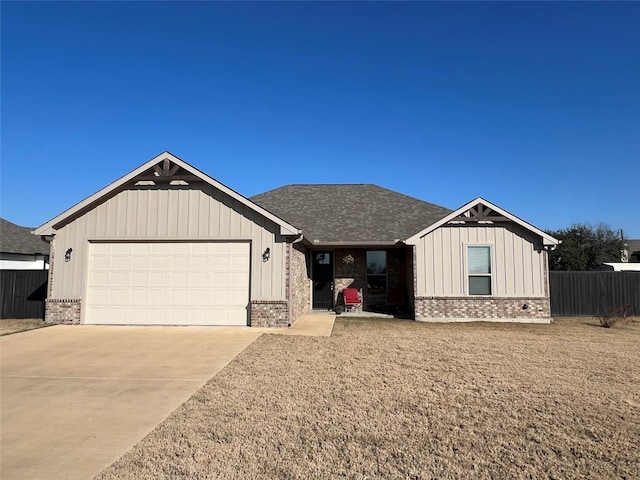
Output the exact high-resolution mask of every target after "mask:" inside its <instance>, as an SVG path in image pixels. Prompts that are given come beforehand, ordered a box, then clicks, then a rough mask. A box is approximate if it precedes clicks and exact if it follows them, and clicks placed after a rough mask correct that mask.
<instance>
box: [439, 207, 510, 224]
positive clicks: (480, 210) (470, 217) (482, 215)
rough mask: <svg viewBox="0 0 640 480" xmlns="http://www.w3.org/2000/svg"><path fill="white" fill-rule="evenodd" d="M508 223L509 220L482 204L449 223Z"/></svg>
mask: <svg viewBox="0 0 640 480" xmlns="http://www.w3.org/2000/svg"><path fill="white" fill-rule="evenodd" d="M508 221H509V219H508V218H507V217H504V216H502V215H500V214H499V213H498V212H495V211H493V210H492V209H491V208H489V207H487V206H486V205H483V204H482V203H478V204H477V205H475V206H473V207H471V208H469V210H467V211H466V212H463V213H462V214H460V215H458V216H457V217H455V218H453V219H451V221H450V222H449V223H492V222H508Z"/></svg>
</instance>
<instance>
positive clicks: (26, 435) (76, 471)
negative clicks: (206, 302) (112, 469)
mask: <svg viewBox="0 0 640 480" xmlns="http://www.w3.org/2000/svg"><path fill="white" fill-rule="evenodd" d="M261 330H262V329H251V328H249V327H116V326H105V327H101V326H62V325H60V326H55V327H49V328H43V329H39V330H32V331H29V332H23V333H18V334H14V335H8V336H4V337H1V338H0V356H1V357H0V361H1V365H0V370H1V373H2V379H1V382H2V385H1V387H2V388H1V399H0V400H1V403H0V407H1V412H0V426H1V427H0V428H1V436H0V449H1V450H0V451H1V455H0V478H2V479H3V480H12V479H27V478H28V479H31V480H37V479H47V480H55V479H69V480H71V479H90V478H93V477H94V476H95V475H97V474H98V473H99V472H101V471H102V470H103V469H104V468H106V467H107V466H109V465H110V464H111V463H113V462H114V461H115V460H117V459H118V458H120V456H122V455H123V454H124V453H125V452H127V451H128V450H129V449H130V448H131V447H132V446H133V445H134V444H136V443H137V442H138V441H140V440H141V439H142V438H143V437H144V436H145V435H147V434H148V433H149V432H150V431H151V430H152V429H153V428H154V427H155V426H156V425H158V424H159V423H160V422H161V421H162V420H164V419H165V418H166V417H167V416H168V415H169V414H170V413H171V412H173V411H174V410H175V409H176V408H177V407H179V406H180V405H181V404H182V403H183V402H184V401H185V400H187V399H188V398H189V397H190V396H191V395H192V394H193V393H194V392H195V391H196V390H197V389H198V388H200V387H201V386H202V385H204V383H206V382H207V381H208V380H209V379H210V378H211V377H213V376H214V375H215V374H216V373H218V372H219V371H220V370H221V369H222V368H224V367H225V366H226V365H227V364H228V363H229V362H230V361H231V360H232V359H233V358H234V357H235V356H236V355H238V354H239V353H240V352H242V351H243V350H244V349H245V348H246V347H247V346H248V345H250V344H251V343H252V342H253V341H254V340H255V339H256V338H258V337H259V336H260V335H262V333H263V332H262V331H261Z"/></svg>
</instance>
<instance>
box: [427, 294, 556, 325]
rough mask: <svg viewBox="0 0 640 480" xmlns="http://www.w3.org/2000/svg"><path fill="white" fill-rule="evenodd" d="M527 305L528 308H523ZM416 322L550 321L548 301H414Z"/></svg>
mask: <svg viewBox="0 0 640 480" xmlns="http://www.w3.org/2000/svg"><path fill="white" fill-rule="evenodd" d="M524 305H526V306H527V308H523V306H524ZM415 316H416V320H422V321H427V322H428V321H430V320H435V319H444V320H446V319H452V320H453V319H456V320H464V319H487V320H497V319H509V318H511V319H518V320H522V321H526V320H527V319H531V320H536V319H550V318H551V309H550V305H549V299H548V298H539V297H538V298H514V297H509V298H499V297H487V298H479V297H416V299H415Z"/></svg>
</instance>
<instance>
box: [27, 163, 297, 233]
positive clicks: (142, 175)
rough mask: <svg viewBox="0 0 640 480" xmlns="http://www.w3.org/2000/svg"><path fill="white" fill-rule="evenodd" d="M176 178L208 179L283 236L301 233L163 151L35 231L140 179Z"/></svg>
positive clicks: (45, 229) (46, 230)
mask: <svg viewBox="0 0 640 480" xmlns="http://www.w3.org/2000/svg"><path fill="white" fill-rule="evenodd" d="M173 179H176V180H175V181H178V182H184V181H185V180H186V181H187V182H190V181H203V182H206V183H208V184H210V185H212V186H213V187H214V188H216V189H218V190H220V191H221V192H223V193H225V194H227V195H229V196H230V197H231V198H233V199H234V200H237V201H238V202H240V203H241V204H243V205H245V206H247V207H249V208H250V209H252V210H254V211H255V212H257V213H259V214H260V215H262V216H263V217H265V218H268V219H269V220H271V221H272V222H274V223H275V224H276V225H278V226H279V227H280V233H281V234H282V235H297V234H299V233H300V232H299V231H298V229H297V228H296V227H294V226H293V225H291V224H289V223H287V222H285V221H284V220H282V219H281V218H278V217H276V216H275V215H274V214H273V213H271V212H268V211H266V210H264V208H262V207H260V206H259V205H256V204H255V203H253V202H251V201H250V200H248V199H247V198H246V197H243V196H242V195H240V194H239V193H237V192H235V191H234V190H232V189H230V188H229V187H227V186H226V185H223V184H222V183H220V182H218V181H217V180H214V179H213V178H211V177H210V176H208V175H207V174H205V173H203V172H201V171H200V170H198V169H197V168H195V167H193V166H191V165H189V164H188V163H187V162H185V161H184V160H181V159H180V158H178V157H176V156H175V155H173V154H171V153H169V152H163V153H161V154H160V155H158V156H156V157H154V158H152V159H151V160H149V161H148V162H145V163H143V164H142V165H140V166H139V167H138V168H136V169H135V170H133V171H131V172H130V173H128V174H126V175H125V176H123V177H121V178H119V179H118V180H116V181H115V182H113V183H111V184H109V185H107V186H106V187H104V188H103V189H102V190H100V191H98V192H96V193H94V194H93V195H91V196H90V197H87V198H85V199H84V200H82V201H81V202H79V203H77V204H76V205H74V206H73V207H71V208H69V209H68V210H66V211H64V212H63V213H61V214H60V215H58V216H57V217H55V218H52V219H51V220H49V221H48V222H47V223H45V224H43V225H41V226H40V227H38V228H37V229H36V230H35V232H34V233H35V234H36V235H51V234H53V233H54V230H55V227H56V226H57V225H59V224H61V223H63V222H65V221H67V220H69V219H71V218H73V217H75V216H77V215H80V214H81V213H82V212H84V211H86V210H88V209H90V208H92V207H93V206H94V205H96V204H97V203H99V202H101V201H102V200H103V199H104V198H105V197H107V196H109V195H111V194H114V193H115V192H117V191H118V190H120V189H125V188H126V186H127V185H128V184H130V183H132V182H135V181H136V180H139V181H140V182H144V183H150V182H156V181H164V182H168V181H173Z"/></svg>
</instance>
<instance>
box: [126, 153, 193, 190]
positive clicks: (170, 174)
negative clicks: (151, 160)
mask: <svg viewBox="0 0 640 480" xmlns="http://www.w3.org/2000/svg"><path fill="white" fill-rule="evenodd" d="M133 181H134V182H135V185H156V184H159V183H168V184H169V185H188V184H190V183H193V182H201V181H202V180H201V179H200V177H197V176H195V175H192V174H191V173H190V172H188V171H187V170H185V169H184V168H182V167H181V166H180V165H178V164H177V163H174V162H172V161H171V160H169V159H168V158H165V159H164V160H162V161H161V162H160V163H157V164H156V165H154V166H153V167H152V168H150V169H149V170H147V171H146V172H144V173H142V174H140V175H138V176H137V177H136V178H134V179H133Z"/></svg>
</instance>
